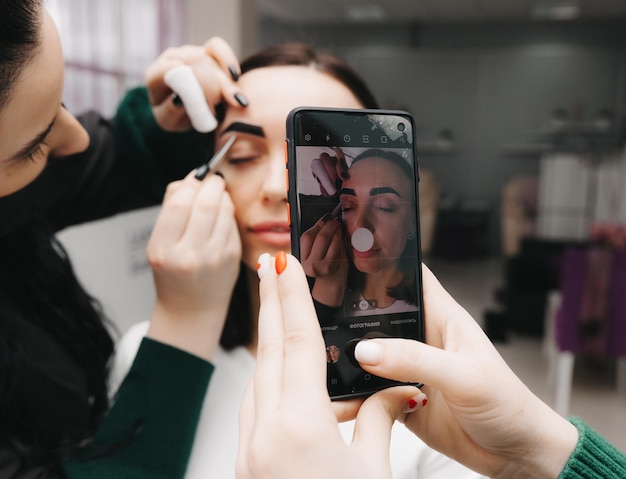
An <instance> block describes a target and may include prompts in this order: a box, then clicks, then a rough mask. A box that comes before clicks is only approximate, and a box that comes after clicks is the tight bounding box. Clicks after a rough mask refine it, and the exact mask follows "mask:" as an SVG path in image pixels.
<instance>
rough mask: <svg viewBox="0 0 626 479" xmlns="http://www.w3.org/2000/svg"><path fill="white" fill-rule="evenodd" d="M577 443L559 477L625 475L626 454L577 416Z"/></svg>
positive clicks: (600, 478) (581, 478)
mask: <svg viewBox="0 0 626 479" xmlns="http://www.w3.org/2000/svg"><path fill="white" fill-rule="evenodd" d="M570 422H571V423H572V424H574V426H576V428H577V429H578V444H577V445H576V449H574V452H573V453H572V455H571V456H570V458H569V460H568V461H567V464H565V468H564V469H563V471H562V472H561V474H560V476H559V479H616V478H618V477H626V455H624V454H623V453H622V452H620V451H618V450H617V449H616V448H615V447H614V446H612V445H611V444H610V443H609V442H607V441H606V440H605V439H604V438H602V437H601V436H600V435H599V434H598V433H597V432H595V431H594V430H593V429H591V428H590V427H589V426H587V425H586V424H585V423H584V422H582V421H581V420H580V419H578V418H570Z"/></svg>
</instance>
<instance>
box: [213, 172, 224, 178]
mask: <svg viewBox="0 0 626 479" xmlns="http://www.w3.org/2000/svg"><path fill="white" fill-rule="evenodd" d="M215 176H219V177H220V178H222V179H224V175H222V172H221V171H216V172H215Z"/></svg>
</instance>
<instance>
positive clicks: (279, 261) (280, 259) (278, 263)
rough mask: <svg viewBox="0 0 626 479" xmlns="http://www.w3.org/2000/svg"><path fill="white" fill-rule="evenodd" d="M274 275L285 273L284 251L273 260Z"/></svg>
mask: <svg viewBox="0 0 626 479" xmlns="http://www.w3.org/2000/svg"><path fill="white" fill-rule="evenodd" d="M275 267H276V274H280V273H282V272H283V271H285V268H286V267H287V254H286V253H285V252H284V251H279V252H278V253H277V254H276V260H275Z"/></svg>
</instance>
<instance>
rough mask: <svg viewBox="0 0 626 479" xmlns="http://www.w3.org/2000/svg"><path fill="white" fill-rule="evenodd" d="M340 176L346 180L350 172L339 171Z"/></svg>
mask: <svg viewBox="0 0 626 479" xmlns="http://www.w3.org/2000/svg"><path fill="white" fill-rule="evenodd" d="M341 177H342V178H343V179H344V180H347V179H348V178H350V174H349V173H348V172H347V171H342V172H341Z"/></svg>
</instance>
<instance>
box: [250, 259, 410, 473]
mask: <svg viewBox="0 0 626 479" xmlns="http://www.w3.org/2000/svg"><path fill="white" fill-rule="evenodd" d="M258 272H259V277H260V278H261V281H260V285H259V294H260V299H261V307H260V310H259V336H258V339H259V343H258V349H257V367H256V371H255V374H254V377H253V379H252V382H251V383H250V385H249V386H248V389H247V391H246V394H245V396H244V400H243V403H242V407H241V413H240V421H239V451H238V455H237V477H238V478H240V479H252V478H254V479H264V478H267V479H283V478H284V479H293V478H296V477H297V478H299V479H308V478H316V479H317V478H320V477H358V478H363V479H367V478H372V479H374V478H375V479H384V478H390V477H391V470H390V466H389V441H390V437H391V426H392V425H393V422H394V420H395V419H396V418H398V417H400V416H401V415H402V414H403V412H404V409H405V405H406V404H408V402H409V401H410V399H411V398H412V397H413V396H414V395H415V392H416V389H415V388H414V387H410V386H404V387H397V388H390V389H387V390H385V391H382V392H380V393H377V394H375V395H374V396H372V397H370V398H369V399H367V400H366V401H365V402H363V404H362V406H361V408H360V410H359V415H358V416H357V418H356V426H355V433H354V439H353V441H352V443H351V444H346V443H345V441H344V440H343V439H342V437H341V435H340V433H339V429H338V427H337V419H336V417H335V413H334V412H333V407H332V405H331V401H330V399H329V397H328V392H327V390H326V355H325V347H324V340H323V338H322V335H321V332H320V328H319V323H318V322H317V317H316V316H315V309H314V307H313V304H312V302H311V296H310V294H309V289H308V285H307V281H306V278H305V276H304V274H303V271H302V269H301V267H300V265H299V264H298V261H297V260H296V259H295V258H294V257H293V256H289V255H285V254H284V253H279V254H278V255H277V256H276V260H275V261H273V260H272V258H271V256H270V255H268V254H264V255H261V257H260V258H259V267H258Z"/></svg>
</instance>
